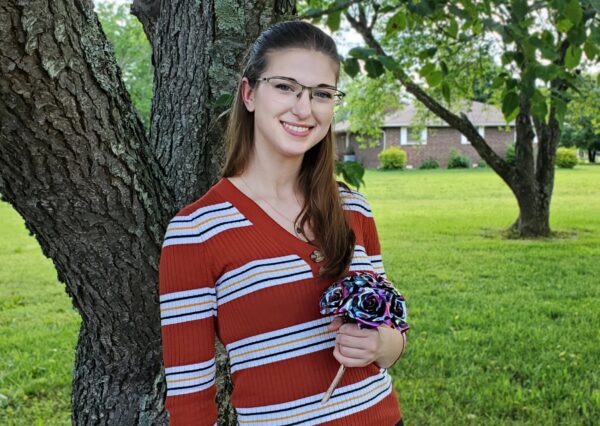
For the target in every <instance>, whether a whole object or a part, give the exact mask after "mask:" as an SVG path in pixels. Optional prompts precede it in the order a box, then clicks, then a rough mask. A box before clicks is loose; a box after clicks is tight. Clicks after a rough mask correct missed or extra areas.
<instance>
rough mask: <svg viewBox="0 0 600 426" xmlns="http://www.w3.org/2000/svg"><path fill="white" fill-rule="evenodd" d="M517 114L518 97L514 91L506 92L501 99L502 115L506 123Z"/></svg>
mask: <svg viewBox="0 0 600 426" xmlns="http://www.w3.org/2000/svg"><path fill="white" fill-rule="evenodd" d="M515 112H516V113H515ZM518 113H519V95H518V94H517V92H514V91H510V92H507V93H506V94H505V95H504V98H503V99H502V114H504V117H505V119H506V121H511V120H513V119H514V118H515V117H516V116H517V114H518ZM509 117H512V118H509Z"/></svg>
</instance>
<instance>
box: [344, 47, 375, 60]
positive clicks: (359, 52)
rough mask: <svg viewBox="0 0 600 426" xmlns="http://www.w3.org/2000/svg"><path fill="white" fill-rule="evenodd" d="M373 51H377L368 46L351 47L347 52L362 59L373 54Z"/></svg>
mask: <svg viewBox="0 0 600 426" xmlns="http://www.w3.org/2000/svg"><path fill="white" fill-rule="evenodd" d="M375 53H377V52H376V50H375V49H371V48H370V47H353V48H352V49H350V51H349V52H348V54H349V55H350V56H352V57H354V58H357V59H362V60H364V61H366V60H367V59H369V57H371V56H373V55H374V54H375Z"/></svg>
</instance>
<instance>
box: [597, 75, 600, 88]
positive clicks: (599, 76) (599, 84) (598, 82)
mask: <svg viewBox="0 0 600 426" xmlns="http://www.w3.org/2000/svg"><path fill="white" fill-rule="evenodd" d="M596 84H598V86H600V72H599V73H598V75H596Z"/></svg>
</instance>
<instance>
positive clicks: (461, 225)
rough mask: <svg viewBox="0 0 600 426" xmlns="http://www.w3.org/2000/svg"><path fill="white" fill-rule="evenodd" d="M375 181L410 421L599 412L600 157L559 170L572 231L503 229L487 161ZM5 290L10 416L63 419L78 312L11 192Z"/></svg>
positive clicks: (4, 222)
mask: <svg viewBox="0 0 600 426" xmlns="http://www.w3.org/2000/svg"><path fill="white" fill-rule="evenodd" d="M365 180H366V182H367V185H368V186H367V187H364V188H361V192H362V193H363V194H365V195H366V196H367V198H368V199H369V201H370V203H371V206H372V208H373V211H374V215H375V219H376V222H377V226H378V229H379V234H380V239H381V244H382V250H383V259H384V264H385V267H386V270H387V272H388V275H389V277H390V279H391V280H392V281H394V283H395V284H396V286H397V287H398V288H399V289H400V290H401V291H402V292H403V293H404V294H405V296H406V297H407V304H408V307H409V320H410V321H409V322H410V323H411V326H412V329H411V331H410V332H409V333H410V334H409V348H408V350H407V353H406V354H405V356H404V358H403V359H402V360H401V361H399V363H398V364H397V365H396V366H395V367H394V368H393V371H392V374H393V376H394V379H395V386H396V389H397V391H398V394H399V397H400V403H401V406H402V411H403V413H404V419H405V421H406V424H407V426H414V425H465V424H466V425H471V424H472V425H504V424H511V425H519V424H528V425H559V424H560V425H595V424H598V423H597V422H598V419H600V367H598V366H600V167H595V166H587V167H586V166H579V167H577V168H576V169H574V170H557V173H556V186H555V192H554V198H553V203H552V214H551V225H552V228H553V229H554V230H555V231H559V232H560V235H561V236H562V238H554V239H549V240H535V241H519V240H504V239H502V238H501V236H500V234H501V231H502V230H503V229H505V228H507V227H508V226H509V225H510V224H511V223H512V222H513V221H514V220H515V218H516V216H517V207H516V201H515V199H514V197H513V196H512V194H511V193H510V191H509V190H508V188H507V187H506V185H505V184H504V183H503V182H502V181H501V180H500V179H499V178H498V177H497V176H496V175H495V174H494V173H493V172H492V171H491V170H489V169H481V170H462V171H461V170H455V171H449V170H429V171H425V170H424V171H416V170H415V171H405V172H377V171H367V174H366V179H365ZM0 292H1V298H0V394H1V396H0V424H9V425H10V424H27V425H29V424H36V423H38V422H39V424H65V423H68V419H69V404H70V401H69V400H70V389H69V387H70V381H71V377H70V376H71V368H72V364H73V358H74V349H73V348H74V345H75V342H76V335H77V329H78V325H79V319H78V316H77V315H76V313H75V312H74V311H73V309H72V308H71V304H70V301H69V298H68V297H67V295H66V293H65V292H64V290H63V287H62V285H61V284H59V283H58V282H57V281H56V273H55V272H54V270H53V267H52V263H51V262H50V261H48V260H47V259H45V258H44V257H43V255H42V254H41V252H40V250H39V248H38V246H37V243H36V241H35V240H34V239H33V238H32V237H30V236H28V234H27V232H26V230H25V228H24V226H23V224H22V221H21V219H20V218H19V217H18V216H17V215H16V213H15V212H14V211H13V210H12V209H11V208H10V206H8V205H7V204H5V203H4V204H2V203H0ZM17 419H18V420H17Z"/></svg>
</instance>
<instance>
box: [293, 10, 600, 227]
mask: <svg viewBox="0 0 600 426" xmlns="http://www.w3.org/2000/svg"><path fill="white" fill-rule="evenodd" d="M299 5H300V13H301V14H302V15H303V16H305V17H307V18H311V19H314V20H318V21H322V22H324V23H325V24H327V25H328V26H329V27H330V29H332V30H333V31H336V30H337V29H338V28H339V26H340V21H341V20H342V18H344V19H345V20H347V21H348V22H349V24H350V25H351V26H352V27H353V28H354V29H355V30H356V31H358V32H359V33H360V34H361V35H362V37H363V40H364V42H365V44H366V46H364V47H360V48H354V49H352V50H351V51H350V52H349V57H348V58H346V60H345V61H344V69H345V70H346V72H347V73H348V74H349V75H350V76H355V75H357V74H358V73H359V72H360V70H361V67H360V66H359V63H361V64H362V65H363V69H364V70H365V71H366V73H367V75H368V76H369V77H372V78H377V77H379V76H380V75H382V74H383V73H384V72H385V70H388V71H390V72H392V73H393V74H394V76H395V78H396V79H397V80H398V81H399V82H400V83H401V84H402V86H403V87H404V89H405V90H406V91H407V92H408V93H410V94H412V95H413V96H414V97H415V98H416V99H417V100H418V101H419V102H420V103H422V104H423V105H424V106H425V107H426V108H427V109H429V110H430V111H431V112H432V113H433V114H435V115H436V116H437V117H439V118H441V119H442V120H444V121H445V122H446V123H448V124H449V125H450V126H451V127H453V128H455V129H457V130H459V131H460V132H461V133H462V134H464V135H465V136H466V137H467V139H468V140H469V141H470V142H471V145H472V146H473V148H475V150H477V152H478V153H479V155H480V156H481V157H482V158H483V159H484V160H485V161H486V163H487V164H488V165H489V166H490V167H491V168H492V169H493V170H494V171H495V172H496V173H497V174H498V175H499V176H500V177H501V178H502V179H503V180H504V182H506V184H507V185H508V186H509V188H510V189H511V190H512V192H513V194H514V195H515V197H516V199H517V202H518V206H519V215H518V217H517V219H516V221H515V222H514V224H513V225H512V226H511V230H513V231H514V232H515V233H516V234H517V235H519V236H521V237H538V236H546V235H549V234H550V222H549V219H550V202H551V199H552V192H553V188H554V165H555V159H556V148H557V146H558V143H559V141H560V134H561V124H562V122H563V119H564V117H565V113H566V111H567V104H568V102H569V99H570V97H571V95H572V94H573V93H574V92H576V91H577V90H578V87H580V86H581V81H580V78H579V75H578V66H579V65H580V63H581V62H582V57H583V55H584V54H585V56H586V57H587V60H588V61H589V62H590V63H596V62H597V60H598V58H599V56H600V50H599V49H598V44H600V43H599V42H600V21H599V19H598V14H599V13H600V4H599V3H598V2H597V1H594V0H550V1H544V2H542V1H526V0H510V1H507V0H486V1H473V0H458V1H449V0H382V1H376V0H367V1H356V0H335V1H330V0H304V1H303V2H300V3H299ZM421 28H428V29H429V32H428V37H430V38H431V39H432V41H434V42H433V43H432V44H430V45H426V46H423V47H422V48H418V49H417V48H416V49H414V50H413V51H412V52H405V53H404V54H403V55H402V56H401V55H399V54H398V53H396V52H395V51H394V46H395V44H397V43H395V42H396V41H397V39H398V38H400V37H405V36H406V35H407V34H411V33H413V32H415V31H418V30H419V29H421ZM489 41H493V43H492V45H493V46H496V48H497V51H496V52H495V53H496V54H498V56H500V58H501V67H498V68H497V69H496V70H495V71H493V74H494V77H493V80H492V85H491V87H490V90H491V93H490V95H491V96H492V97H496V98H497V99H498V100H499V103H500V104H501V106H502V112H503V114H504V116H505V118H506V120H507V121H511V120H513V119H514V120H515V122H516V133H517V135H516V144H515V148H516V149H515V164H514V165H511V164H509V163H507V162H506V161H505V159H504V158H502V157H501V156H500V155H498V154H497V153H496V152H494V151H493V150H492V148H491V147H490V145H489V144H488V143H487V142H486V140H485V139H484V138H483V137H482V136H481V135H479V133H478V132H477V129H476V128H475V126H473V123H471V122H470V120H469V119H468V118H467V117H466V116H465V115H459V114H456V113H454V112H452V108H451V107H450V106H451V105H452V102H453V100H454V99H455V98H456V97H457V96H456V95H457V94H460V93H461V92H464V91H465V88H466V87H467V86H466V85H465V81H464V79H463V78H461V75H462V74H461V72H462V71H461V68H460V67H455V66H454V65H455V64H456V61H453V58H456V57H457V55H458V56H460V55H461V54H462V53H463V52H469V51H473V52H475V51H476V49H477V46H481V45H485V43H486V42H489ZM490 77H491V75H489V74H488V75H487V76H485V77H482V79H483V80H485V79H488V80H489V78H490ZM477 87H479V88H481V87H483V85H482V84H480V85H478V86H477ZM470 90H473V86H471V89H470ZM458 97H460V96H458ZM473 98H475V96H473ZM535 136H537V140H538V143H537V155H534V145H533V139H534V137H535Z"/></svg>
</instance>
